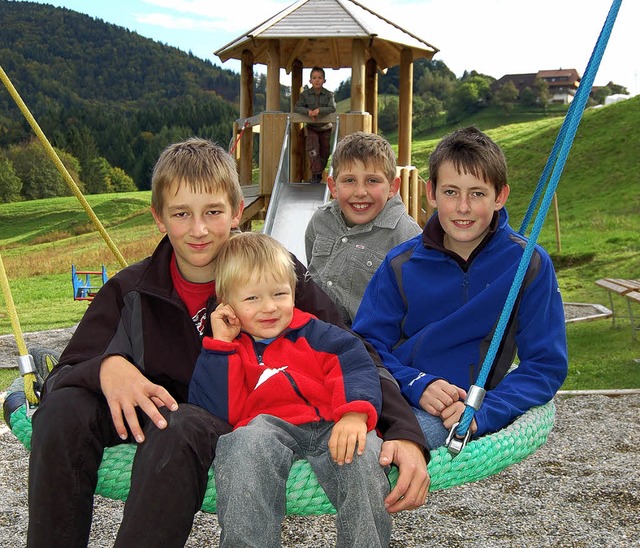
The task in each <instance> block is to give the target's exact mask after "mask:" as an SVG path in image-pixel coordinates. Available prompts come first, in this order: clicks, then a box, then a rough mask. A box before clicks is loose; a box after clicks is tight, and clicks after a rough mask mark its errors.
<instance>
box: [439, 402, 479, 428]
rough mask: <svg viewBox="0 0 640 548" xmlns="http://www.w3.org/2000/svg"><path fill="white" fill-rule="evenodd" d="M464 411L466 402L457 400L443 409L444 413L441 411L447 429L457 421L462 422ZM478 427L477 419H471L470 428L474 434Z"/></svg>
mask: <svg viewBox="0 0 640 548" xmlns="http://www.w3.org/2000/svg"><path fill="white" fill-rule="evenodd" d="M463 413H464V402H463V401H457V402H454V403H452V404H451V405H450V406H448V407H446V408H445V409H443V411H442V413H440V418H441V419H442V425H443V426H444V427H445V428H446V429H447V430H451V427H452V426H453V425H454V424H455V423H456V422H460V419H461V418H462V414H463ZM477 429H478V424H477V423H476V419H473V420H472V421H471V426H469V430H471V433H472V434H474V433H475V431H476V430H477Z"/></svg>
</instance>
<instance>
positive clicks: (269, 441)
mask: <svg viewBox="0 0 640 548" xmlns="http://www.w3.org/2000/svg"><path fill="white" fill-rule="evenodd" d="M215 270H216V272H215V280H216V294H217V296H218V298H219V302H220V304H219V305H218V307H217V308H216V310H215V311H214V312H213V314H212V315H211V318H210V321H211V329H212V333H213V335H212V336H211V337H204V339H203V350H202V353H201V354H200V357H199V358H198V361H197V363H196V367H195V371H194V374H193V377H192V380H191V383H190V386H189V402H190V403H194V404H196V405H199V406H201V407H204V408H205V409H207V410H208V411H209V412H211V413H213V414H214V415H216V416H218V417H220V418H222V419H224V420H225V421H227V422H228V423H229V424H231V425H232V426H233V427H234V430H233V432H231V433H230V434H227V435H224V436H222V437H220V439H219V441H218V453H217V457H216V460H215V462H214V466H215V481H216V490H217V494H218V499H217V512H218V522H219V524H220V527H221V536H220V539H221V542H220V545H221V546H239V545H242V546H278V545H279V544H280V525H281V522H282V519H283V518H284V515H285V512H286V505H285V493H286V489H285V488H286V481H287V478H288V475H289V470H290V468H291V465H292V464H293V462H294V461H295V460H298V459H303V458H306V459H307V460H308V461H309V463H310V464H311V466H312V468H313V470H314V472H315V474H316V476H317V478H318V482H319V483H320V485H321V486H322V487H323V489H324V490H325V492H326V494H327V496H328V498H329V500H330V501H331V502H332V504H333V505H334V506H335V508H336V510H337V513H338V519H337V532H338V544H339V545H341V546H354V545H356V544H357V545H361V546H387V545H388V544H389V540H390V536H391V518H390V515H389V513H388V512H387V510H386V509H385V505H384V499H385V497H386V496H387V494H388V493H389V488H390V487H389V482H388V480H387V477H386V474H385V469H384V468H382V467H381V466H380V464H379V463H378V458H377V455H378V454H379V451H380V449H381V446H382V442H381V440H380V438H378V436H377V435H376V432H375V425H376V422H377V420H378V414H379V412H380V407H381V400H382V394H381V390H380V380H379V377H378V372H377V370H376V367H375V365H374V363H373V361H372V360H371V357H370V356H369V353H368V352H367V351H366V349H365V347H364V344H363V343H362V341H360V339H358V338H357V337H356V336H355V335H353V334H352V333H349V332H347V331H345V330H343V329H341V328H339V327H336V326H334V325H331V324H328V323H325V322H322V321H321V320H318V319H317V318H315V317H314V316H312V315H311V314H308V313H306V312H303V311H301V310H299V309H296V308H295V307H294V294H295V285H296V274H295V268H294V265H293V261H292V259H291V256H290V254H289V252H288V251H287V250H286V249H285V248H284V247H283V246H282V245H281V244H279V243H278V242H277V241H276V240H274V239H273V238H271V237H270V236H267V235H266V234H257V233H251V232H247V233H243V234H238V235H236V236H232V237H231V238H230V239H229V240H228V242H227V243H226V244H225V245H224V247H222V249H221V250H220V252H219V255H218V261H217V263H216V266H215ZM247 486H250V488H249V489H247Z"/></svg>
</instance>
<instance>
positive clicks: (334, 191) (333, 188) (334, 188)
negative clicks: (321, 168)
mask: <svg viewBox="0 0 640 548" xmlns="http://www.w3.org/2000/svg"><path fill="white" fill-rule="evenodd" d="M327 186H328V187H329V191H330V192H331V197H332V198H333V199H334V200H335V199H336V198H337V197H338V187H337V186H336V180H335V179H334V178H333V177H332V176H331V175H329V176H328V177H327Z"/></svg>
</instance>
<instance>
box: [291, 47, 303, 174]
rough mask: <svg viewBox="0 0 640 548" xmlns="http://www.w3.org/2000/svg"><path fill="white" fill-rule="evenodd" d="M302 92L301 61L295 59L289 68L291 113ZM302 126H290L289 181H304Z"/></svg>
mask: <svg viewBox="0 0 640 548" xmlns="http://www.w3.org/2000/svg"><path fill="white" fill-rule="evenodd" d="M301 91H302V61H300V59H295V60H294V61H293V65H292V67H291V112H294V108H295V106H296V103H297V101H298V99H299V98H300V92H301ZM301 132H302V124H300V123H295V124H292V125H291V181H292V182H293V181H296V182H297V181H302V180H303V179H304V166H305V157H306V155H305V153H304V139H303V137H302V135H301Z"/></svg>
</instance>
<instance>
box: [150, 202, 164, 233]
mask: <svg viewBox="0 0 640 548" xmlns="http://www.w3.org/2000/svg"><path fill="white" fill-rule="evenodd" d="M151 215H153V220H154V221H155V223H156V226H157V227H158V230H159V231H160V233H161V234H166V233H167V226H166V225H165V224H164V221H163V220H162V215H160V214H158V212H157V211H156V210H155V208H153V207H151Z"/></svg>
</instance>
